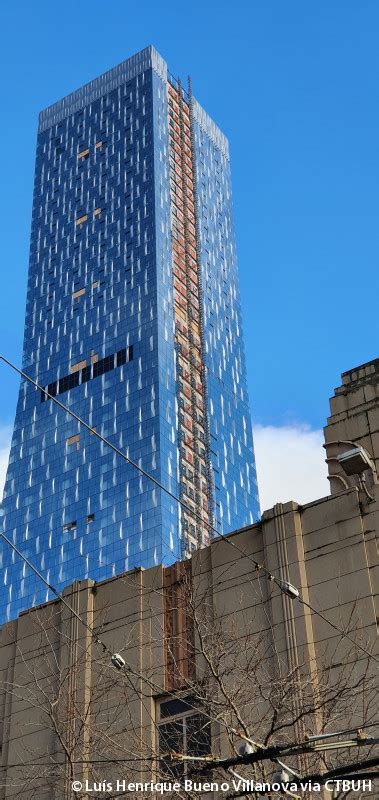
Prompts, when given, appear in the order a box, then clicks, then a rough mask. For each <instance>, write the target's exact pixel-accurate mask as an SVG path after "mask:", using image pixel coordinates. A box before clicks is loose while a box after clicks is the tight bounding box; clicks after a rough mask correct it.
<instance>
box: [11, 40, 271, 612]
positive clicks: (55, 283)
mask: <svg viewBox="0 0 379 800" xmlns="http://www.w3.org/2000/svg"><path fill="white" fill-rule="evenodd" d="M189 92H190V87H189ZM23 369H24V371H25V372H26V373H27V374H28V375H29V376H30V377H32V378H33V379H34V380H36V381H37V382H38V383H39V384H40V385H41V386H42V387H44V389H46V390H47V391H48V392H49V394H50V395H53V396H56V397H57V398H59V400H60V401H61V402H62V403H64V404H65V406H67V407H68V408H69V409H71V410H73V411H74V412H75V413H76V414H78V415H79V416H80V417H82V418H84V419H85V420H86V421H87V422H88V423H89V425H90V426H91V428H92V429H93V430H94V431H95V430H96V431H97V432H99V433H101V434H102V436H104V437H106V438H108V439H109V440H110V441H111V442H112V443H113V444H115V445H117V447H118V448H120V449H121V450H122V451H123V452H125V453H126V455H127V456H128V457H129V458H130V459H132V460H133V461H134V462H136V463H137V464H138V465H139V466H140V467H141V468H142V469H143V470H144V471H145V472H146V473H149V474H151V475H153V476H154V477H155V478H156V479H157V480H158V481H159V483H161V484H162V485H163V486H164V487H166V488H167V489H168V490H169V491H170V492H171V493H172V494H173V495H176V496H178V497H180V498H181V500H182V501H183V503H185V504H186V506H187V508H188V509H190V511H186V510H185V509H184V508H183V506H181V505H180V504H179V503H177V502H176V501H175V500H174V499H173V498H172V497H170V496H169V495H168V494H167V493H166V492H164V491H163V490H162V489H160V488H159V487H158V486H157V485H155V484H154V483H152V482H151V481H150V480H149V479H148V478H147V477H145V476H144V475H143V474H141V473H139V472H138V470H136V468H135V467H133V466H131V465H130V464H128V463H127V462H126V461H125V460H124V459H123V458H121V457H120V456H119V455H117V454H116V453H114V452H112V450H111V449H110V448H109V447H107V445H106V444H104V443H101V442H100V441H99V439H98V438H97V436H95V435H92V434H91V433H90V432H89V431H88V430H86V429H85V428H83V426H80V424H79V423H77V422H76V421H75V420H73V418H72V417H70V416H69V415H68V414H67V413H66V412H65V411H63V410H61V409H60V408H58V407H57V405H56V404H55V403H54V402H53V401H52V400H51V399H49V398H48V397H47V395H46V394H45V393H44V392H43V391H42V392H41V391H36V390H35V388H33V386H31V385H30V384H29V383H28V382H27V381H26V380H22V381H21V385H20V392H19V399H18V404H17V411H16V420H15V426H14V433H13V439H12V446H11V454H10V460H9V467H8V473H7V479H6V485H5V492H4V500H3V525H4V531H5V533H6V535H7V536H8V537H9V538H11V539H12V541H13V542H14V543H15V544H17V546H18V547H19V549H20V550H22V552H23V553H24V554H25V555H26V556H27V557H28V558H30V559H31V560H32V562H33V563H34V564H35V566H36V567H37V568H38V569H39V570H40V571H41V572H42V573H43V574H44V575H45V576H46V578H47V580H48V581H49V582H50V583H51V584H54V585H56V586H57V587H58V588H60V589H62V587H64V586H65V585H66V584H68V583H70V582H72V580H73V579H74V578H79V579H80V578H85V577H87V576H89V577H91V578H94V579H97V580H100V579H102V578H106V577H110V576H111V575H115V574H117V573H120V572H122V571H123V570H126V569H130V568H132V567H133V566H144V567H147V566H151V565H153V564H156V563H159V562H163V563H164V564H170V563H172V562H174V561H175V560H177V559H179V558H182V557H185V556H186V555H187V554H189V553H190V552H191V550H192V549H194V548H196V547H198V546H201V545H202V544H205V543H207V541H208V540H209V537H210V536H211V535H213V532H212V527H213V528H215V529H216V530H217V531H221V532H226V531H229V530H232V529H235V528H238V527H241V526H243V525H247V524H248V523H250V522H252V521H253V520H256V519H257V516H258V513H259V506H258V495H257V484H256V474H255V465H254V454H253V442H252V432H251V421H250V411H249V401H248V394H247V384H246V368H245V357H244V350H243V338H242V332H241V319H240V306H239V289H238V275H237V266H236V254H235V242H234V233H233V221H232V209H231V188H230V167H229V152H228V143H227V140H226V138H225V136H224V135H223V134H222V133H221V131H220V130H219V129H218V128H217V127H216V125H215V124H214V122H212V120H211V119H210V118H209V117H208V115H207V114H206V113H205V111H204V110H203V109H202V108H201V106H200V105H199V104H198V103H197V101H196V100H195V99H194V98H193V97H192V96H191V94H188V93H187V92H186V91H185V90H184V89H183V88H182V87H181V85H180V83H179V82H178V81H177V80H175V79H173V78H172V77H171V76H170V75H169V73H168V72H167V65H166V63H165V62H164V61H163V59H162V58H161V57H160V55H159V54H158V53H157V52H156V50H155V49H154V48H153V47H148V48H146V49H145V50H143V51H141V52H140V53H137V54H136V55H135V56H133V57H132V58H129V59H128V60H127V61H124V62H123V63H122V64H120V65H119V66H117V67H115V68H114V69H112V70H110V71H109V72H107V73H105V74H104V75H102V76H100V77H99V78H97V79H96V80H94V81H92V82H91V83H89V84H87V85H86V86H83V87H82V88H81V89H79V90H78V91H75V92H73V93H72V94H70V95H68V96H67V97H65V98H64V99H63V100H61V101H60V102H58V103H56V104H55V105H53V106H50V107H49V108H47V109H46V110H45V111H43V112H42V113H41V114H40V119H39V130H38V140H37V156H36V173H35V185H34V201H33V216H32V231H31V250H30V265H29V278H28V293H27V305H26V319H25V340H24V353H23ZM191 510H193V511H195V510H196V512H197V513H198V514H200V515H201V517H202V519H201V520H200V519H199V517H195V516H193V514H191ZM0 547H1V559H2V567H3V571H2V575H3V583H4V585H3V590H2V593H1V619H5V618H6V619H9V618H13V617H15V616H17V614H18V613H19V612H20V610H22V609H25V608H28V607H30V606H32V605H35V604H36V603H37V604H38V603H41V602H44V601H45V600H46V599H48V594H47V593H46V588H45V587H44V586H43V584H42V585H41V582H40V581H39V580H38V578H37V577H36V576H35V575H34V574H33V573H32V572H31V571H30V569H29V568H28V567H27V566H26V564H25V563H23V562H22V560H20V559H19V558H18V557H17V556H16V555H15V553H14V552H13V553H12V551H11V550H10V548H9V547H8V546H7V545H6V544H1V545H0Z"/></svg>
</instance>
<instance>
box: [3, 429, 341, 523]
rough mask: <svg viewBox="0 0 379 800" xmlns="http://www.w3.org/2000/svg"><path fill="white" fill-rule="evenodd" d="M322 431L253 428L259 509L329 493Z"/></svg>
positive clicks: (6, 433)
mask: <svg viewBox="0 0 379 800" xmlns="http://www.w3.org/2000/svg"><path fill="white" fill-rule="evenodd" d="M11 435H12V427H11V425H0V498H1V497H2V495H3V488H4V482H5V475H6V471H7V466H8V457H9V449H10V444H11ZM323 441H324V440H323V435H322V431H318V430H312V429H311V428H310V427H309V426H307V425H284V426H281V427H275V426H274V425H267V426H266V425H257V426H255V428H254V445H255V457H256V462H257V473H258V484H259V494H260V501H261V509H262V511H264V510H265V509H267V508H271V507H272V506H273V505H275V503H285V502H287V501H288V500H295V501H296V502H298V503H308V502H310V501H311V500H316V499H317V498H319V497H325V495H328V494H329V491H330V490H329V482H328V480H327V478H326V475H327V469H326V464H325V460H324V459H325V450H324V449H323V447H322V444H323Z"/></svg>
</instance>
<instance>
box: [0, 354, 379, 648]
mask: <svg viewBox="0 0 379 800" xmlns="http://www.w3.org/2000/svg"><path fill="white" fill-rule="evenodd" d="M0 360H2V361H4V363H5V364H7V366H9V367H10V368H11V369H13V370H14V371H15V372H17V373H18V374H19V375H20V376H21V377H22V378H24V379H25V380H26V381H28V382H29V383H30V384H32V385H33V386H34V388H35V389H38V390H39V391H41V392H43V393H44V394H45V395H46V396H47V397H48V398H49V399H50V400H52V401H53V402H54V403H55V404H56V405H57V406H59V408H61V409H62V410H63V411H65V413H67V414H69V415H70V416H72V417H73V419H75V420H76V421H77V422H78V423H79V424H80V425H83V426H84V427H85V428H86V429H87V430H88V431H89V432H90V433H91V434H92V435H94V436H96V437H97V438H98V439H99V440H100V441H101V442H102V443H103V444H105V445H107V446H108V447H110V448H111V450H113V452H115V453H116V454H117V455H119V456H121V458H123V459H124V460H125V461H127V463H128V464H130V465H131V466H132V467H134V468H135V469H136V470H138V472H140V474H141V475H143V476H144V477H145V478H147V479H148V480H150V481H152V482H153V483H154V484H155V485H156V486H157V487H158V488H159V489H161V490H162V491H164V492H165V493H166V494H167V495H168V496H169V497H171V499H172V500H175V502H176V503H178V504H179V505H180V506H181V507H182V508H183V509H184V510H185V511H186V512H187V513H188V514H190V515H192V516H193V517H194V518H195V519H197V520H200V522H201V524H202V525H204V520H203V518H202V516H201V515H200V514H199V513H198V512H197V511H196V510H193V509H192V508H191V507H190V506H188V505H187V503H185V502H184V500H182V499H181V498H180V497H178V496H177V495H175V494H174V492H172V491H171V490H170V489H168V488H167V487H166V486H164V485H163V484H162V483H161V482H160V481H159V480H158V479H157V478H154V476H153V475H150V473H148V472H146V470H144V469H143V468H142V467H140V466H139V464H137V463H136V462H135V461H133V460H132V459H131V458H129V456H127V455H126V453H124V452H123V451H122V450H120V449H119V448H118V447H116V445H114V444H112V442H110V441H109V439H106V438H105V437H104V436H102V434H100V433H99V432H98V431H96V430H94V428H92V427H91V426H90V425H89V424H88V423H87V422H86V421H85V420H83V419H82V418H81V417H79V415H78V414H75V412H74V411H72V410H71V409H69V408H67V406H65V405H64V404H63V403H61V402H60V400H58V399H57V398H56V397H54V396H53V395H51V394H49V392H48V391H46V389H45V388H44V387H43V386H40V384H39V383H37V381H35V380H33V378H30V377H29V375H27V374H26V373H25V372H24V371H23V370H21V369H19V368H18V367H17V366H16V365H15V364H13V363H12V361H10V360H9V359H8V358H6V357H5V356H3V355H0ZM207 527H208V529H209V530H211V531H213V533H215V534H216V536H217V537H218V538H220V539H222V541H224V542H227V543H228V545H229V546H231V547H233V548H234V549H235V550H237V551H238V552H239V553H240V554H241V556H243V557H244V558H247V559H248V560H249V561H250V562H251V563H252V564H253V566H254V568H255V570H256V571H258V572H260V571H261V572H263V573H264V574H265V575H266V577H267V578H268V579H269V580H271V581H273V582H274V583H276V585H277V586H278V587H279V588H280V590H281V591H282V592H284V593H286V594H290V596H292V599H298V600H299V602H300V603H301V604H302V605H303V606H305V607H307V608H309V610H310V611H312V613H313V614H316V615H317V616H319V617H320V618H321V619H322V620H323V621H324V622H326V623H327V624H328V625H330V627H331V628H333V629H334V630H335V631H336V632H337V633H339V634H340V636H342V637H343V638H346V639H348V641H350V642H351V643H352V644H354V645H355V646H356V647H357V648H358V649H359V650H361V651H362V652H363V653H365V654H366V655H368V656H370V658H372V659H373V660H374V661H376V662H377V663H379V658H377V657H376V656H374V655H373V654H372V652H370V650H368V648H366V647H364V646H363V645H361V644H359V642H356V641H355V640H354V639H353V638H352V637H351V636H350V635H349V634H348V633H347V632H346V631H343V630H341V629H340V628H339V627H338V626H337V625H335V623H333V622H331V621H330V620H329V619H328V617H326V616H325V615H324V614H323V613H322V612H321V611H318V610H317V609H315V608H314V607H312V606H311V605H310V604H309V603H307V601H306V600H304V599H303V598H302V597H301V595H300V593H299V591H298V590H297V589H295V592H296V593H295V595H292V594H291V593H290V591H289V585H288V584H287V582H286V581H282V580H281V579H280V578H277V577H276V576H275V575H273V574H272V573H271V572H270V571H269V570H268V569H267V568H266V567H265V566H264V565H263V564H260V563H259V562H258V561H256V559H254V558H252V556H250V555H249V554H248V553H245V551H244V550H242V549H241V548H240V547H239V546H238V545H237V544H236V543H235V542H234V541H233V540H232V539H231V538H229V537H228V536H225V534H223V533H221V532H220V531H218V530H217V528H215V527H214V526H213V525H211V523H208V524H207ZM290 588H291V589H294V588H295V587H290ZM54 593H55V594H56V591H55V592H54Z"/></svg>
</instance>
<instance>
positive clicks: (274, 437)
mask: <svg viewBox="0 0 379 800" xmlns="http://www.w3.org/2000/svg"><path fill="white" fill-rule="evenodd" d="M323 441H324V439H323V434H322V431H321V430H312V429H311V428H310V427H309V426H308V425H302V424H299V425H284V426H281V427H275V426H273V425H267V426H265V425H257V426H255V428H254V444H255V457H256V462H257V473H258V486H259V494H260V502H261V510H262V512H263V511H264V510H265V509H268V508H272V506H273V505H275V503H286V502H287V501H289V500H295V501H296V502H297V503H309V502H310V501H311V500H317V499H318V498H319V497H325V496H326V495H328V494H330V488H329V481H328V480H327V477H326V475H327V468H326V464H325V450H324V448H323V446H322V444H323Z"/></svg>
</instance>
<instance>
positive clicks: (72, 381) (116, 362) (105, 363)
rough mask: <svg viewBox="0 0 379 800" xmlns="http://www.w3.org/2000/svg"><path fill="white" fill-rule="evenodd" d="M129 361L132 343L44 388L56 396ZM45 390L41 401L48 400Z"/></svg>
mask: <svg viewBox="0 0 379 800" xmlns="http://www.w3.org/2000/svg"><path fill="white" fill-rule="evenodd" d="M129 361H133V345H132V344H131V345H130V346H129V347H124V348H123V350H118V352H117V353H113V355H111V356H105V358H101V359H100V361H97V362H96V364H91V365H90V366H88V367H83V369H80V370H78V371H77V372H73V373H72V374H71V375H65V377H64V378H59V381H55V382H54V383H49V385H48V386H47V387H46V390H47V392H48V393H49V394H51V396H52V397H56V395H57V394H64V392H69V391H70V389H75V388H76V386H79V385H80V384H81V383H86V382H87V381H90V380H92V379H93V378H99V377H100V375H105V373H106V372H110V371H111V370H112V369H115V367H122V365H123V364H126V363H128V362H129ZM46 390H42V391H41V403H44V401H45V400H48V396H47V394H46Z"/></svg>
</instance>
